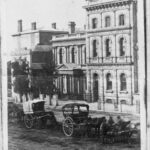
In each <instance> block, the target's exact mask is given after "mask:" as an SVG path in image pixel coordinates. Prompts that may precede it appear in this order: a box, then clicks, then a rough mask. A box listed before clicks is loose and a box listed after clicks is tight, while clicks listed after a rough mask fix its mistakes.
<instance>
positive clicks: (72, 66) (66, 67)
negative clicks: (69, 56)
mask: <svg viewBox="0 0 150 150" xmlns="http://www.w3.org/2000/svg"><path fill="white" fill-rule="evenodd" d="M76 68H77V65H76V64H62V65H60V66H58V67H57V70H73V69H76Z"/></svg>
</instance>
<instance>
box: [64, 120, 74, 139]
mask: <svg viewBox="0 0 150 150" xmlns="http://www.w3.org/2000/svg"><path fill="white" fill-rule="evenodd" d="M73 124H74V123H73V120H72V118H70V117H67V118H66V119H65V120H64V121H63V126H62V127H63V132H64V134H65V135H66V136H68V137H69V136H72V135H73V133H74V125H73Z"/></svg>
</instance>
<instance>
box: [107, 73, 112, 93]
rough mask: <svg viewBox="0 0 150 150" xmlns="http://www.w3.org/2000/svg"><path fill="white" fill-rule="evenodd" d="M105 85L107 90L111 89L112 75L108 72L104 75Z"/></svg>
mask: <svg viewBox="0 0 150 150" xmlns="http://www.w3.org/2000/svg"><path fill="white" fill-rule="evenodd" d="M106 86H107V90H112V77H111V74H110V73H108V74H107V75H106Z"/></svg>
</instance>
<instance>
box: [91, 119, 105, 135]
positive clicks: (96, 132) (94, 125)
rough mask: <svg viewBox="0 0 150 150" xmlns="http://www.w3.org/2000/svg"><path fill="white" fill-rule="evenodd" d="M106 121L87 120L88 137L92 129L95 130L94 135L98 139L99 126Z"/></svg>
mask: <svg viewBox="0 0 150 150" xmlns="http://www.w3.org/2000/svg"><path fill="white" fill-rule="evenodd" d="M104 120H106V118H105V117H101V118H91V117H90V118H89V119H88V135H89V134H90V133H91V130H92V128H94V129H95V135H96V136H98V137H99V135H100V126H101V124H102V123H103V121H104Z"/></svg>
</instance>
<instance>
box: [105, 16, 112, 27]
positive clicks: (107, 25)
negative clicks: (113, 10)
mask: <svg viewBox="0 0 150 150" xmlns="http://www.w3.org/2000/svg"><path fill="white" fill-rule="evenodd" d="M110 21H111V19H110V16H107V17H106V18H105V27H110Z"/></svg>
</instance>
